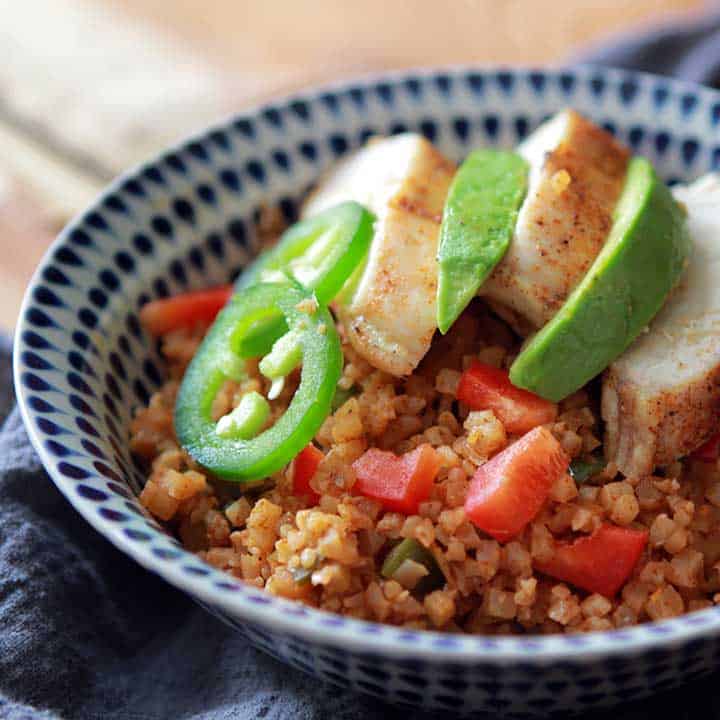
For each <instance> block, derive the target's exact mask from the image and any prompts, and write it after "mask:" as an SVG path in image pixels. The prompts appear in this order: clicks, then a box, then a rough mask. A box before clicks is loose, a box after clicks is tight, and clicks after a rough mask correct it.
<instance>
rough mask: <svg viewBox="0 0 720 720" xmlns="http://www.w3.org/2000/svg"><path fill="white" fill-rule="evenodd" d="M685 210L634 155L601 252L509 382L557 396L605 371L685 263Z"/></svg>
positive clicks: (638, 330) (656, 308) (688, 245)
mask: <svg viewBox="0 0 720 720" xmlns="http://www.w3.org/2000/svg"><path fill="white" fill-rule="evenodd" d="M690 248H691V239H690V234H689V232H688V229H687V225H686V222H685V213H684V212H683V210H682V208H681V207H680V206H679V205H678V204H677V203H676V202H675V200H674V199H673V197H672V195H671V194H670V191H669V189H668V188H667V187H666V185H665V184H664V183H663V182H662V180H660V178H658V176H657V175H656V174H655V170H654V169H653V167H652V165H651V164H650V162H649V161H648V160H646V159H645V158H642V157H634V158H632V160H631V161H630V163H629V165H628V171H627V176H626V178H625V184H624V186H623V191H622V193H621V195H620V199H619V200H618V203H617V206H616V207H615V210H614V212H613V224H612V228H611V230H610V234H609V236H608V239H607V241H606V242H605V245H604V246H603V249H602V250H601V251H600V253H599V255H598V256H597V258H595V261H594V263H593V264H592V266H591V267H590V269H589V270H588V272H587V273H586V274H585V277H584V278H583V279H582V280H581V282H580V284H579V285H578V286H577V287H576V288H575V289H574V290H573V292H572V293H571V294H570V296H569V297H568V299H567V300H566V301H565V304H564V305H563V306H562V307H561V308H560V310H559V311H558V313H557V314H556V315H555V317H554V318H553V319H552V320H550V322H548V323H547V324H546V325H545V327H543V328H542V330H540V332H538V333H537V335H535V336H534V337H533V338H532V339H531V340H530V342H529V343H528V344H527V345H526V347H525V348H524V349H523V350H522V352H521V353H520V355H518V357H517V359H516V360H515V362H514V363H513V365H512V367H511V368H510V380H511V381H512V383H513V384H514V385H517V386H518V387H521V388H525V389H527V390H531V391H532V392H534V393H537V394H538V395H540V396H542V397H544V398H547V399H548V400H553V401H558V400H562V399H563V398H565V397H567V396H568V395H570V394H571V393H573V392H575V391H576V390H578V389H579V388H581V387H582V386H583V385H585V383H587V382H588V381H589V380H591V379H592V378H593V377H595V376H596V375H598V374H599V373H600V372H602V371H603V370H604V369H605V368H606V367H607V366H608V365H609V364H610V363H611V362H612V361H613V360H614V359H615V358H616V357H618V356H619V355H620V354H622V352H623V351H624V350H625V348H627V347H628V345H630V343H631V342H632V341H633V340H634V339H635V338H636V337H637V336H638V335H639V334H640V333H641V332H642V331H643V329H644V328H645V327H647V325H648V323H649V322H650V320H651V319H652V318H653V317H654V316H655V314H656V313H657V312H658V311H659V310H660V308H661V307H662V306H663V303H664V302H665V298H666V297H667V295H668V294H669V292H670V291H671V290H672V288H673V286H674V285H675V283H676V282H677V280H678V279H679V277H680V274H681V273H682V271H683V268H684V267H685V264H686V262H687V259H688V255H689V253H690Z"/></svg>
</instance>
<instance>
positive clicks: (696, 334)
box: [602, 175, 720, 476]
mask: <svg viewBox="0 0 720 720" xmlns="http://www.w3.org/2000/svg"><path fill="white" fill-rule="evenodd" d="M674 195H675V197H676V198H677V200H679V201H680V202H681V203H683V204H684V205H685V207H686V208H687V211H688V223H689V225H688V227H689V231H690V236H691V237H692V239H693V245H694V247H693V252H692V255H691V257H690V262H689V265H688V268H687V270H686V271H685V274H684V276H683V278H682V280H681V282H680V284H679V285H678V287H677V288H676V290H675V291H674V292H673V294H672V295H671V296H670V298H669V299H668V301H667V303H666V304H665V307H664V308H663V309H662V310H661V311H660V313H659V314H658V315H657V316H656V317H655V319H654V320H653V322H652V323H651V325H650V328H649V331H648V332H647V333H646V334H644V335H642V336H641V337H639V338H638V339H637V340H636V341H635V342H634V343H633V344H632V345H631V346H630V347H629V348H628V350H627V351H626V352H625V353H624V354H623V355H622V356H621V357H620V358H618V360H616V361H615V362H614V363H613V364H612V365H611V366H610V368H609V369H608V370H607V371H606V373H605V375H604V378H603V385H602V416H603V419H604V420H605V423H606V439H605V454H606V457H607V459H608V461H609V462H614V463H615V464H616V465H617V467H618V469H619V470H620V471H621V472H622V473H623V474H625V475H629V476H642V475H648V474H650V473H652V471H653V469H654V468H655V467H659V466H663V465H667V464H669V463H671V462H674V461H675V460H676V459H678V458H680V457H683V456H685V455H687V454H688V453H689V452H691V451H692V450H694V449H696V448H697V447H699V446H700V445H701V444H702V443H703V442H704V441H705V440H706V439H707V438H708V436H709V435H711V434H712V433H714V432H717V430H718V426H719V424H720V281H719V280H718V279H719V278H720V175H708V176H706V177H704V178H702V179H700V180H698V181H697V182H695V183H694V184H692V185H690V186H688V187H678V188H676V189H675V190H674Z"/></svg>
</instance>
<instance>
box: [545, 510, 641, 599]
mask: <svg viewBox="0 0 720 720" xmlns="http://www.w3.org/2000/svg"><path fill="white" fill-rule="evenodd" d="M647 540H648V533H647V530H635V529H632V528H623V527H618V526H617V525H610V524H608V523H605V524H603V525H601V526H600V527H599V528H598V529H597V530H596V531H595V532H594V533H593V534H592V535H587V536H585V537H581V538H578V539H577V540H574V541H573V542H558V543H555V554H554V555H553V557H552V558H551V559H550V560H545V561H542V562H540V561H538V560H535V562H534V565H535V568H536V569H537V570H539V571H540V572H543V573H545V574H546V575H550V577H553V578H556V579H557V580H563V581H564V582H568V583H570V584H571V585H575V586H576V587H579V588H581V589H582V590H587V591H588V592H595V593H600V595H605V596H606V597H609V598H611V597H613V596H614V595H615V593H617V591H618V590H619V589H620V588H621V587H622V586H623V584H624V583H625V581H626V580H627V579H628V578H629V577H630V574H631V573H632V571H633V569H634V568H635V566H636V565H637V563H638V560H639V559H640V556H641V555H642V553H643V550H644V549H645V546H646V545H647Z"/></svg>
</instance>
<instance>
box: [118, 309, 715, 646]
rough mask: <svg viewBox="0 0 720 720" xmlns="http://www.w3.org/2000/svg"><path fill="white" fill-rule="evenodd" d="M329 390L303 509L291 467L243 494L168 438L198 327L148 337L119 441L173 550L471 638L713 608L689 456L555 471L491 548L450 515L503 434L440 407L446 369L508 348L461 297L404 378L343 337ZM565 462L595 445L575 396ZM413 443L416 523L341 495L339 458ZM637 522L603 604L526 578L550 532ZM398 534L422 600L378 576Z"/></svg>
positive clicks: (486, 317) (368, 614)
mask: <svg viewBox="0 0 720 720" xmlns="http://www.w3.org/2000/svg"><path fill="white" fill-rule="evenodd" d="M338 330H339V333H340V336H341V338H342V339H343V354H344V357H345V367H344V371H343V375H342V378H341V380H340V383H339V387H341V388H343V389H344V390H350V389H354V390H355V391H356V393H357V394H355V395H352V396H351V397H349V399H347V400H346V402H345V403H344V404H343V405H342V406H340V407H339V408H338V409H337V411H336V412H335V413H334V414H333V415H331V416H330V417H328V419H327V420H326V421H325V423H324V424H323V426H322V428H321V429H320V431H319V432H318V434H317V435H316V437H315V443H316V444H317V445H318V446H319V447H320V448H321V449H322V451H323V452H324V453H325V457H324V459H323V460H322V461H321V463H320V466H319V469H318V472H317V473H316V474H315V476H314V478H313V479H312V481H311V485H312V487H313V488H314V489H315V491H316V492H317V493H318V494H319V496H320V500H319V502H318V503H317V504H316V505H313V506H309V505H308V504H307V502H306V501H305V499H304V498H300V497H296V496H295V495H293V492H292V463H291V464H290V465H289V466H288V467H287V468H285V469H284V470H283V471H282V472H279V473H277V474H276V475H274V476H273V477H272V478H268V481H267V482H266V483H264V484H262V485H260V486H257V487H255V488H253V489H252V490H250V491H248V490H245V491H244V493H243V494H241V492H240V487H239V486H237V485H235V484H233V483H228V482H222V481H218V480H217V479H215V478H213V477H210V476H208V475H207V474H206V473H205V472H203V470H202V468H200V467H199V466H197V465H196V464H195V463H194V462H193V460H192V458H190V457H189V456H188V455H187V453H186V452H185V451H184V450H183V449H182V448H181V447H180V446H179V444H178V441H177V439H176V437H175V433H174V429H173V409H174V404H175V396H176V393H177V390H178V386H179V381H180V380H181V378H182V375H183V372H184V370H185V368H186V366H187V364H188V363H189V361H190V359H191V358H192V356H193V354H194V353H195V351H196V349H197V347H198V345H199V343H200V341H201V339H202V336H203V333H204V331H205V328H200V327H199V328H196V329H195V330H193V331H188V330H178V331H174V332H171V333H169V334H167V335H165V336H164V337H163V338H162V350H163V354H164V356H165V359H166V361H167V367H168V380H167V382H166V383H165V385H164V386H163V387H162V389H161V390H160V391H159V392H157V393H156V394H155V395H154V396H153V397H152V399H151V401H150V403H149V405H148V406H147V407H146V408H143V409H141V410H139V411H138V412H137V413H136V416H135V418H134V420H133V422H132V426H131V441H130V442H131V448H132V450H133V452H134V453H135V454H136V455H138V456H140V457H141V458H143V459H144V460H145V461H147V463H148V467H149V475H148V479H147V483H146V485H145V487H144V489H143V491H142V493H141V495H140V500H141V502H142V504H143V505H144V506H145V508H147V510H148V511H149V512H150V513H151V514H152V515H154V516H155V517H156V518H158V519H159V520H162V521H164V522H165V523H166V524H167V525H168V526H169V527H170V528H171V529H172V530H173V531H174V532H175V533H176V534H177V535H178V537H179V538H180V540H181V542H182V543H183V545H184V546H185V548H187V549H188V550H190V551H192V552H195V553H197V554H198V556H199V557H200V558H202V559H203V560H205V561H206V562H208V563H210V564H211V565H213V566H215V567H217V568H220V569H222V570H224V571H226V572H228V573H230V574H231V575H233V576H234V577H237V578H239V579H241V580H243V581H244V582H247V583H250V584H252V585H255V586H256V587H258V588H264V589H265V590H267V591H269V592H271V593H273V594H275V595H280V596H283V597H286V598H290V599H292V600H298V601H301V602H304V603H307V604H308V605H312V606H314V607H318V608H321V609H323V610H328V611H330V612H335V613H340V614H343V615H349V616H353V617H356V618H362V619H367V620H374V621H379V622H384V623H392V624H394V625H402V626H406V627H412V628H428V629H438V630H443V631H447V632H468V633H482V634H507V633H522V632H526V633H553V632H581V631H592V630H609V629H611V628H622V627H627V626H630V625H635V624H636V623H639V622H645V621H649V620H660V619H663V618H669V617H673V616H675V615H680V614H682V613H684V612H688V611H692V610H699V609H701V608H705V607H709V606H711V605H712V604H714V603H718V602H720V470H719V469H718V467H717V464H708V463H703V462H698V461H693V460H687V461H685V462H684V463H675V464H674V465H673V466H671V467H669V468H667V469H666V471H665V474H664V476H649V477H628V478H625V477H622V476H620V475H619V474H618V473H617V472H616V470H615V469H614V468H613V467H611V466H608V467H606V468H605V470H604V471H603V472H602V473H601V474H600V475H598V476H595V477H594V478H593V479H592V480H590V481H588V482H585V483H583V484H581V485H578V484H576V482H575V480H574V479H573V478H572V477H571V476H570V475H569V474H565V475H564V476H562V477H560V478H559V479H558V480H557V482H556V483H555V485H554V487H553V488H552V491H551V493H550V498H549V501H548V502H547V503H546V505H545V507H544V508H543V510H542V511H541V512H540V513H539V514H538V515H537V516H536V517H535V519H534V521H533V522H531V523H530V524H529V525H528V526H527V527H526V528H525V530H524V532H523V533H522V534H521V535H520V536H519V537H517V538H516V539H514V540H513V541H511V542H508V543H506V544H501V543H499V542H497V541H496V540H494V539H491V538H490V537H489V536H486V535H484V533H482V531H480V530H478V529H477V528H476V527H475V526H474V525H473V524H472V523H471V522H469V520H468V519H466V517H465V512H464V509H463V504H464V501H465V496H466V492H467V488H468V484H469V481H470V479H471V477H472V475H473V474H474V472H475V471H476V469H477V468H478V467H479V466H481V465H482V464H483V463H485V462H486V461H487V460H488V459H489V458H490V457H492V456H493V455H495V454H496V453H498V452H499V451H501V450H502V449H504V448H505V447H506V446H507V445H508V444H510V443H511V442H512V441H513V440H514V439H516V438H514V437H513V436H511V435H510V434H509V433H508V432H507V431H506V428H505V427H504V426H503V424H502V422H500V420H499V419H498V418H497V417H496V416H495V415H494V414H493V412H492V411H480V412H470V411H469V410H468V408H467V407H465V406H464V405H463V404H462V403H460V402H458V401H457V400H456V398H455V391H456V388H457V384H458V381H459V378H460V374H461V371H462V370H463V368H465V367H467V366H468V364H469V363H470V362H471V361H472V360H475V359H479V360H480V361H481V362H483V363H487V364H491V365H494V366H496V367H508V366H509V364H510V362H511V361H512V357H513V353H514V352H516V351H517V346H516V340H515V338H514V336H513V335H512V333H511V332H510V330H509V329H508V328H507V326H505V325H504V323H502V322H501V321H499V320H498V319H497V318H496V317H495V316H493V315H492V314H491V313H490V312H489V311H488V310H487V309H486V308H485V306H484V305H483V304H482V303H481V302H480V301H476V302H475V303H474V304H473V305H472V306H471V308H470V309H469V310H468V311H466V312H465V314H464V315H463V316H462V317H461V319H460V320H459V321H458V322H456V323H455V325H454V327H453V329H452V330H451V332H450V333H448V335H446V336H444V337H440V338H438V339H436V340H435V342H434V343H433V347H432V349H431V351H430V353H429V354H428V356H427V357H426V358H425V359H424V360H423V362H422V363H421V365H420V367H419V368H418V370H417V371H416V372H414V373H413V374H412V375H411V376H409V377H407V378H404V379H398V378H395V377H392V376H390V375H388V374H386V373H383V372H381V371H379V370H376V369H374V368H373V367H371V366H370V365H369V364H368V363H367V362H366V361H364V360H363V359H362V358H360V357H359V356H358V355H357V353H355V351H354V350H353V348H352V347H351V346H350V344H349V343H348V342H346V341H345V338H344V333H343V328H342V327H341V326H338ZM296 384H297V378H295V382H293V381H292V377H291V378H290V382H288V383H286V387H285V388H284V390H283V392H282V394H281V395H280V397H279V398H278V399H277V400H275V401H273V403H272V413H271V417H270V420H269V422H272V420H273V419H274V418H277V417H278V416H279V415H280V414H281V413H282V412H283V411H284V409H285V407H286V406H287V405H288V403H289V401H290V399H291V398H292V395H293V393H294V390H295V387H296ZM268 387H269V381H267V380H266V379H265V378H264V377H262V376H261V375H260V374H259V372H258V371H257V364H256V363H254V362H248V379H247V380H245V381H244V382H242V383H237V382H233V381H227V383H226V384H225V386H224V388H223V390H222V391H221V393H220V394H219V395H218V397H217V398H216V401H215V406H214V408H213V410H214V414H215V416H216V418H219V417H221V416H222V415H224V414H225V413H227V412H229V410H230V409H232V408H233V407H235V406H236V405H237V404H238V402H239V401H240V398H241V397H242V396H243V394H245V393H247V392H250V391H253V390H256V391H260V392H264V393H266V392H267V390H268ZM549 428H550V430H551V431H552V433H553V434H554V436H555V437H556V438H557V439H558V440H559V442H560V443H561V445H562V447H563V448H564V450H565V451H566V452H567V454H568V455H569V456H570V457H571V458H574V459H577V458H582V457H586V456H589V455H590V453H592V452H593V451H595V450H597V449H598V448H599V447H600V445H601V441H600V437H599V435H600V427H599V413H598V409H597V407H596V404H595V403H594V402H593V399H592V394H591V393H590V392H589V391H587V390H583V391H580V392H578V393H576V394H575V395H573V396H572V397H570V398H568V399H567V400H565V401H564V402H563V403H561V405H560V412H559V415H558V418H557V420H556V422H554V423H553V424H552V425H550V426H549ZM422 443H429V444H430V445H432V446H433V447H434V448H435V449H436V451H437V453H438V454H439V456H440V458H441V462H442V466H441V470H440V472H439V474H438V476H437V478H436V480H435V483H434V487H433V490H432V493H431V496H430V498H429V499H428V500H427V501H426V502H423V503H421V505H420V508H419V512H418V514H417V515H412V516H405V515H402V514H399V513H396V512H389V511H385V510H383V509H382V508H381V506H380V504H379V503H377V502H375V501H373V500H370V499H368V498H366V497H362V496H359V495H355V494H353V484H354V482H355V474H354V471H353V468H352V463H353V461H355V460H356V459H357V458H359V457H360V455H362V453H363V452H364V451H365V450H366V449H367V448H368V447H373V446H374V447H379V448H381V449H384V450H391V451H393V452H395V453H398V454H401V453H404V452H407V451H409V450H411V449H413V448H415V447H417V446H419V445H420V444H422ZM604 520H607V521H608V522H611V523H613V524H615V525H619V526H625V527H637V528H646V529H647V530H648V531H649V541H648V545H647V548H646V550H645V552H644V553H643V556H642V558H641V560H640V562H639V563H638V565H637V567H636V568H635V571H634V573H633V575H632V576H631V578H630V579H629V580H628V582H627V583H626V584H625V585H624V587H623V588H622V590H621V591H620V592H619V593H618V595H617V596H616V597H615V598H614V599H612V600H611V599H608V598H606V597H603V596H601V595H598V594H588V593H585V592H583V591H578V590H576V589H574V588H572V587H570V586H568V585H566V584H563V583H559V582H557V581H555V580H552V579H551V578H548V577H546V576H543V575H542V574H540V573H539V572H537V571H535V570H534V569H533V562H534V560H539V561H544V560H547V559H548V558H549V557H550V556H552V553H553V547H554V540H555V539H560V538H567V537H568V536H569V535H571V534H572V535H573V536H577V535H578V534H589V533H592V532H593V530H595V529H596V528H597V527H598V526H599V525H600V524H601V522H602V521H604ZM400 538H414V539H415V540H417V541H418V542H419V543H421V544H422V545H423V546H424V547H425V548H427V549H428V550H429V551H430V552H431V553H432V555H433V556H434V558H435V560H436V562H437V564H438V566H439V567H440V569H441V570H442V572H443V574H444V576H445V579H446V584H445V586H444V587H443V588H441V589H438V590H435V591H433V592H431V593H429V594H427V595H426V596H425V597H418V596H416V595H414V594H413V593H412V591H411V589H410V588H412V587H413V586H414V583H415V582H416V581H417V575H413V572H412V570H413V568H412V565H413V564H412V563H410V564H409V565H408V567H407V568H406V569H405V570H406V571H405V572H404V573H403V574H401V576H400V577H399V580H401V581H403V582H404V584H405V585H406V586H407V587H405V586H403V584H401V582H398V580H396V579H392V580H387V579H385V578H383V577H382V576H381V575H380V567H381V565H382V562H383V559H384V557H385V556H386V554H387V552H388V548H389V546H390V545H391V543H392V542H393V541H397V540H398V539H400Z"/></svg>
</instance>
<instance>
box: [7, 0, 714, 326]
mask: <svg viewBox="0 0 720 720" xmlns="http://www.w3.org/2000/svg"><path fill="white" fill-rule="evenodd" d="M4 3H5V7H3V4H4ZM701 4H702V3H701V1H700V0H630V1H629V2H628V0H565V1H564V2H547V0H445V1H444V2H438V0H362V1H360V2H358V1H357V0H23V2H22V3H15V2H12V0H0V11H2V14H3V21H2V23H0V251H1V252H2V258H3V260H2V262H0V328H3V329H10V328H12V326H13V325H14V322H15V318H16V315H17V311H18V308H19V304H20V299H21V296H22V290H23V288H24V286H25V285H26V283H27V280H28V279H29V276H30V274H31V273H32V270H33V269H34V267H35V265H36V264H37V262H38V260H39V258H40V256H41V255H42V253H43V251H44V250H45V248H46V247H47V244H48V242H49V241H50V239H51V238H52V237H53V235H54V233H55V232H56V231H57V229H58V228H59V227H60V226H61V225H62V224H63V223H64V222H65V221H66V220H67V218H68V217H69V216H70V215H72V214H73V213H74V212H77V211H78V210H79V209H80V208H82V207H83V206H84V205H85V204H86V203H87V202H88V201H90V200H91V199H92V197H93V195H94V194H95V193H96V192H97V191H98V190H99V189H100V188H101V187H102V186H103V184H104V183H105V182H106V181H107V179H108V178H109V177H110V176H112V175H114V174H116V173H117V172H120V171H121V170H123V169H124V168H126V167H129V166H131V165H133V164H134V163H136V162H137V161H139V160H141V159H142V158H145V157H147V156H148V155H149V154H151V153H152V152H154V151H155V150H156V149H160V148H161V147H162V146H164V145H166V144H168V143H169V142H171V141H172V140H175V139H177V138H179V137H181V136H182V135H184V134H186V133H187V132H189V131H190V130H192V129H197V128H199V127H202V126H203V125H204V124H206V123H207V122H208V121H209V119H210V118H213V117H219V116H222V115H225V114H227V113H229V112H231V111H235V110H239V109H241V108H242V107H243V106H244V105H247V104H249V103H253V102H256V101H258V100H260V99H266V98H268V97H271V96H272V95H274V94H277V93H279V92H283V91H286V90H290V89H296V88H298V87H301V86H303V85H306V84H309V83H313V82H318V81H326V80H330V79H337V78H340V77H342V76H348V75H352V74H358V73H363V72H368V71H376V70H381V69H385V68H402V67H411V66H417V65H425V66H427V65H437V64H443V63H456V62H478V63H483V62H484V63H507V64H544V63H554V62H558V61H561V60H565V59H567V58H568V57H572V55H573V54H574V53H575V52H576V51H577V50H578V48H580V47H581V46H583V45H585V44H587V43H589V42H593V41H597V40H599V39H601V38H604V37H605V36H607V35H608V34H612V33H614V32H618V31H621V30H628V29H631V28H636V27H638V26H642V25H648V24H653V23H659V22H664V21H666V20H668V19H669V18H671V17H676V16H680V15H687V14H692V13H694V12H697V11H698V9H699V8H700V6H701ZM37 17H42V18H43V22H42V23H37V22H35V20H36V18H37Z"/></svg>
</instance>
